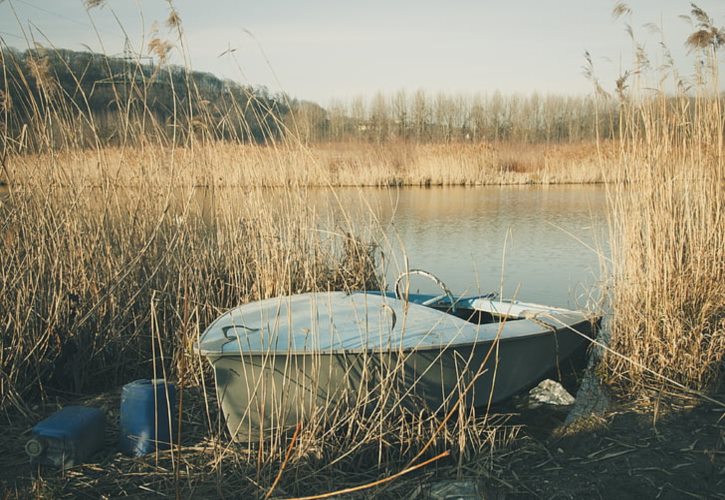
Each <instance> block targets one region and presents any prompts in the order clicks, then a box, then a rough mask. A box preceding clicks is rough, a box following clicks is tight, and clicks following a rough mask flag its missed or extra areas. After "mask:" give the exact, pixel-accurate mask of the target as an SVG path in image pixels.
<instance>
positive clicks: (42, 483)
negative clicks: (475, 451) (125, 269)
mask: <svg viewBox="0 0 725 500" xmlns="http://www.w3.org/2000/svg"><path fill="white" fill-rule="evenodd" d="M666 399H667V400H668V402H667V403H664V402H660V403H659V404H648V405H634V404H631V403H629V404H623V403H616V402H615V403H613V404H612V405H611V406H610V408H609V409H608V410H607V411H606V412H605V413H604V414H603V415H600V416H596V417H588V418H583V419H580V420H578V421H575V422H574V423H572V424H570V425H568V426H565V425H564V423H565V421H566V418H567V415H568V413H569V410H570V408H568V407H549V406H541V407H539V408H528V407H526V405H524V404H519V403H521V401H519V402H518V403H516V402H515V405H518V408H517V409H516V408H514V409H513V410H512V411H513V416H512V417H511V420H510V421H509V423H510V424H513V425H514V426H518V425H522V426H523V427H522V428H521V430H520V431H519V434H518V437H517V439H515V440H514V441H513V442H512V443H511V444H510V445H509V446H507V447H501V448H498V449H496V450H494V451H493V452H491V453H487V454H486V456H474V457H469V459H467V460H461V461H455V460H453V459H445V460H441V461H439V462H437V463H436V464H434V465H431V466H429V467H426V468H424V469H421V470H419V471H416V472H414V473H411V474H410V475H406V476H404V477H402V478H400V479H396V480H395V481H391V482H389V483H387V484H386V485H385V486H383V487H377V488H371V489H367V490H365V491H363V492H361V493H358V494H356V495H354V496H353V498H379V497H384V498H411V499H412V498H425V497H428V498H442V497H440V496H439V497H435V496H431V494H430V492H431V485H436V484H439V483H440V482H441V481H451V480H457V481H460V480H463V481H467V482H468V484H469V485H473V486H475V488H476V489H477V495H476V496H464V497H460V498H464V499H465V500H472V499H473V498H491V499H513V498H617V499H621V498H665V499H666V498H672V499H675V498H676V499H681V498H725V418H723V417H724V416H725V407H722V406H718V405H715V404H713V403H703V402H701V401H697V400H694V399H689V400H683V399H682V398H679V399H677V402H676V403H675V402H673V400H672V399H670V398H666ZM718 399H720V400H725V394H720V395H719V396H718ZM116 403H117V395H109V396H107V397H105V399H104V398H101V400H100V402H97V403H96V404H99V405H100V406H109V407H113V406H114V405H115V404H116ZM196 412H200V409H199V408H193V407H190V409H189V425H200V424H199V422H194V421H193V417H192V416H193V415H194V414H195V413H196ZM3 427H4V428H3V431H2V439H0V499H3V500H4V499H9V498H30V497H36V498H38V497H42V498H115V497H122V496H129V497H134V498H136V497H146V498H160V497H165V496H167V495H173V494H174V488H175V487H174V475H173V473H171V471H170V470H169V469H168V464H165V463H162V464H161V465H159V463H156V464H152V462H151V461H149V460H146V461H143V460H140V459H132V458H124V457H122V456H120V454H118V453H115V452H114V451H113V449H114V444H115V443H114V438H113V437H112V436H111V437H109V440H108V443H107V444H108V445H109V446H108V447H107V448H108V449H109V450H111V451H107V452H105V453H104V454H103V456H100V457H97V460H96V463H93V464H89V465H87V466H83V467H82V468H80V469H77V470H73V471H71V472H70V473H65V474H63V473H61V472H58V471H55V470H49V469H45V470H40V469H38V468H37V467H32V466H30V465H29V464H28V461H27V458H26V456H25V454H24V451H23V446H24V443H25V441H26V440H27V432H28V428H29V425H28V426H15V427H11V426H3ZM24 427H27V428H24ZM200 432H201V430H200ZM192 448H193V449H194V450H197V451H195V453H198V455H199V457H200V458H201V459H203V457H204V453H205V452H204V451H203V450H202V448H203V446H201V445H199V444H196V445H194V446H193V447H190V448H189V450H191V449H192ZM187 455H188V457H189V458H187V460H189V461H191V460H192V458H191V453H190V452H187ZM186 466H187V467H188V468H189V470H193V467H194V465H193V464H191V463H188V464H186ZM248 466H249V465H248V464H247V465H245V464H229V465H226V466H225V467H226V468H225V471H228V473H229V476H227V477H226V479H222V481H221V483H222V484H224V488H223V489H222V490H219V489H215V488H218V486H216V487H214V486H212V485H213V484H219V483H218V480H219V477H218V476H217V474H218V472H214V476H209V475H206V476H205V475H204V474H203V473H202V474H201V475H196V476H189V478H187V479H186V480H185V485H184V490H183V491H182V496H181V497H182V498H183V497H185V496H186V494H184V492H186V493H189V494H192V493H193V495H194V496H195V497H197V498H216V497H228V498H233V497H234V491H235V488H242V486H245V487H247V488H248V486H249V483H245V484H243V482H244V481H246V479H245V477H246V476H245V472H244V471H245V469H244V467H248ZM234 467H237V468H236V469H235V468H234ZM251 468H253V464H251ZM394 471H395V469H394V468H391V469H390V471H375V470H374V469H371V470H370V471H368V473H360V474H358V475H352V476H350V477H349V478H344V477H339V478H337V479H335V480H332V481H327V482H328V483H329V486H333V488H332V489H335V488H334V486H335V485H342V486H347V485H352V484H365V483H366V482H369V481H370V480H372V479H374V478H375V474H377V475H378V477H380V476H385V475H390V473H391V472H394ZM348 479H349V481H348ZM321 488H322V487H321V486H317V487H315V488H314V490H313V491H310V493H320V492H323V491H329V489H325V488H327V486H325V488H322V489H321ZM177 491H178V490H177ZM236 491H237V492H239V491H241V490H240V489H236ZM247 491H248V490H247ZM263 493H264V490H263V489H261V488H260V490H259V496H260V497H262V496H263ZM278 494H279V495H280V496H285V495H284V491H279V492H278ZM449 498H450V497H449Z"/></svg>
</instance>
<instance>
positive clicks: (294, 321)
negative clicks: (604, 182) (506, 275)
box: [197, 270, 599, 442]
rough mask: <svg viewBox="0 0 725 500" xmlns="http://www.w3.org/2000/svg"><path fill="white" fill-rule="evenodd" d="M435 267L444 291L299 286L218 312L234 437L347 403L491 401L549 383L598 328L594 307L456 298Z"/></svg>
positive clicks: (221, 384)
mask: <svg viewBox="0 0 725 500" xmlns="http://www.w3.org/2000/svg"><path fill="white" fill-rule="evenodd" d="M410 273H419V274H423V271H418V270H413V271H411V272H410ZM410 273H406V274H410ZM425 274H427V273H425ZM431 277H432V275H431ZM432 278H433V279H435V280H436V281H437V282H438V283H439V284H440V285H441V287H442V288H443V289H444V293H443V294H442V295H425V294H414V293H408V292H407V291H406V290H402V289H401V287H400V283H401V280H400V279H399V280H398V281H397V282H396V286H395V291H394V292H379V291H359V292H341V291H331V292H314V293H301V294H296V295H289V296H281V297H275V298H270V299H265V300H261V301H257V302H251V303H248V304H245V305H242V306H239V307H236V308H234V309H232V310H230V311H228V312H226V313H224V314H223V315H221V316H220V317H219V318H217V319H216V320H215V321H214V322H213V323H212V324H211V325H209V327H208V328H207V329H206V330H205V331H204V333H203V334H202V335H201V337H200V339H199V343H198V345H197V349H198V352H199V353H200V354H201V355H203V356H205V357H206V358H207V359H208V360H209V362H210V363H211V365H212V367H213V369H214V375H215V384H216V391H217V399H218V402H219V404H220V407H221V410H222V413H223V416H224V418H225V420H226V423H227V427H228V429H229V432H230V434H231V436H232V438H233V439H234V440H236V441H241V442H254V441H259V440H260V439H265V438H266V437H267V436H270V435H272V434H274V433H275V432H277V433H278V432H286V431H288V430H290V429H293V428H295V426H296V425H297V424H298V423H302V424H303V425H304V424H305V423H306V422H312V421H315V422H325V421H326V420H327V419H330V418H332V417H331V414H333V413H336V412H338V411H339V410H340V409H342V408H357V409H358V410H361V411H365V412H371V411H374V410H375V409H376V408H377V409H380V408H383V407H385V408H397V409H407V410H410V411H414V412H416V413H417V412H421V411H429V412H442V411H447V410H448V409H449V408H452V407H453V405H459V406H460V405H463V404H465V405H466V407H467V408H473V409H481V408H487V407H489V406H490V405H491V404H493V403H497V402H500V401H503V400H505V399H507V398H510V397H511V396H512V395H514V394H516V393H518V392H520V391H522V390H524V389H526V388H529V387H532V386H533V385H535V384H536V383H538V382H540V381H541V380H542V379H543V378H544V376H545V375H546V374H547V373H549V372H551V371H552V370H554V369H556V368H557V367H558V365H559V363H562V362H563V361H564V360H566V359H567V358H569V357H570V356H572V355H573V354H574V353H575V352H578V351H579V352H580V351H581V350H582V349H583V348H585V347H586V346H587V345H588V344H589V342H590V340H591V339H592V338H593V336H594V335H595V334H596V330H597V326H598V323H599V318H598V317H596V316H593V315H591V314H587V313H584V312H580V311H572V310H567V309H562V308H557V307H549V306H544V305H538V304H531V303H525V302H519V301H515V300H500V299H497V298H496V297H495V294H486V295H478V296H471V297H455V296H454V295H453V294H452V293H451V292H450V290H449V289H448V288H447V287H446V286H445V285H444V284H443V283H442V282H440V280H437V278H435V277H432ZM333 410H334V411H333Z"/></svg>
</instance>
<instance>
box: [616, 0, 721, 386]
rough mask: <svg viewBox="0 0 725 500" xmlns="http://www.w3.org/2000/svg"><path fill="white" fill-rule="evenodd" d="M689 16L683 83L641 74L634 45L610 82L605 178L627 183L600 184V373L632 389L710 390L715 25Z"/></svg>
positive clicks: (716, 369)
mask: <svg viewBox="0 0 725 500" xmlns="http://www.w3.org/2000/svg"><path fill="white" fill-rule="evenodd" d="M619 9H620V10H619V11H618V12H619V13H620V14H624V15H626V13H627V8H626V6H623V5H620V7H619ZM692 21H693V24H694V31H693V33H692V35H691V36H690V37H689V38H688V40H687V44H688V46H689V48H690V50H691V52H692V55H693V57H694V58H695V59H696V60H697V65H696V67H697V68H698V73H697V75H696V77H695V81H694V82H689V83H687V82H685V81H683V80H682V78H681V77H680V76H679V75H678V73H677V71H676V70H675V68H674V67H672V66H667V67H665V68H664V69H659V70H651V69H650V67H649V60H648V59H647V55H646V53H644V52H642V51H638V52H637V59H636V61H635V68H634V69H633V71H632V73H628V74H626V75H624V76H623V78H622V79H621V80H620V81H619V82H618V91H619V95H618V99H619V102H620V106H621V117H622V118H621V120H620V125H619V130H618V135H619V161H618V162H616V165H617V168H616V169H615V170H614V171H613V172H612V174H613V175H614V176H616V177H619V178H620V179H626V180H627V181H628V187H627V188H626V189H622V188H620V187H618V186H612V187H610V206H611V210H610V214H611V215H610V230H611V231H610V243H611V247H612V256H611V263H612V264H611V270H612V278H613V282H612V294H611V296H612V321H611V341H610V347H611V351H609V352H608V353H607V354H606V355H605V362H604V364H603V373H606V374H607V378H608V380H610V381H611V382H613V383H615V384H621V387H623V388H624V389H625V390H626V391H627V392H628V393H630V394H635V395H643V394H647V391H645V389H651V388H652V387H669V388H670V389H672V388H673V385H674V386H675V387H676V388H677V389H678V390H679V389H682V387H683V386H685V387H687V388H690V389H699V390H703V389H713V388H715V387H716V385H717V384H718V383H719V382H720V380H721V377H720V376H721V374H722V370H723V360H724V359H725V217H724V216H723V215H724V214H725V157H724V153H725V151H723V141H724V133H725V113H724V112H723V109H724V108H723V100H722V93H721V86H720V85H721V84H720V77H719V64H720V57H721V50H722V49H723V48H724V47H725V30H723V28H720V27H718V26H717V25H716V24H715V22H714V21H713V19H712V18H710V17H709V16H708V15H707V14H706V13H705V12H703V11H702V10H700V9H699V8H697V7H694V6H693V9H692ZM665 55H667V53H666V49H665ZM648 75H649V76H650V77H652V79H656V81H659V82H660V87H658V88H657V87H655V88H654V89H653V88H652V87H651V86H649V85H648V82H647V80H646V78H647V76H648ZM666 85H669V88H675V89H677V93H676V94H674V95H672V94H671V93H670V92H669V91H668V87H666Z"/></svg>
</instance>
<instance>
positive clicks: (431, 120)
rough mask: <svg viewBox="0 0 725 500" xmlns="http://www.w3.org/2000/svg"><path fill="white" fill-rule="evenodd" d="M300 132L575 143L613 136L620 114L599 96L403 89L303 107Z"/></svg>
mask: <svg viewBox="0 0 725 500" xmlns="http://www.w3.org/2000/svg"><path fill="white" fill-rule="evenodd" d="M294 111H295V114H294V116H295V118H296V121H297V128H298V129H299V131H300V135H301V136H302V137H303V138H304V139H305V140H308V141H312V142H314V141H347V140H364V141H372V142H385V141H390V140H404V141H416V142H453V141H472V142H481V141H515V142H531V143H533V142H576V141H582V140H593V139H595V138H596V137H597V135H598V136H599V137H600V138H609V137H611V136H612V135H613V134H614V131H615V130H617V121H618V108H617V105H616V104H615V103H613V102H612V101H611V100H604V99H602V98H597V97H595V96H585V97H577V96H562V95H551V94H548V95H542V94H539V93H532V94H530V95H517V94H514V95H503V94H502V93H501V92H494V93H492V94H490V95H489V94H480V93H479V94H474V95H465V94H455V95H450V94H446V93H442V92H441V93H436V94H432V93H428V92H425V91H423V90H417V91H415V92H412V93H409V92H406V91H405V90H400V91H398V92H395V93H393V94H384V93H382V92H378V93H376V94H375V95H373V96H372V97H370V98H365V97H364V96H358V97H355V98H353V99H352V100H350V101H348V102H344V101H340V100H337V101H333V102H332V103H331V104H330V106H329V107H328V108H327V109H326V110H325V109H323V108H321V107H320V106H318V105H316V104H314V103H301V105H300V106H298V107H297V108H296V109H295V110H294Z"/></svg>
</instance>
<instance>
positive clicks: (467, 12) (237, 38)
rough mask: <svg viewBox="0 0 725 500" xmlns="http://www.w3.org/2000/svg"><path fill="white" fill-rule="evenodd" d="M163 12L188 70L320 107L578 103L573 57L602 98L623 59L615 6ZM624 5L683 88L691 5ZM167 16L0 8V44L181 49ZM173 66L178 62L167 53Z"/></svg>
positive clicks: (141, 9) (131, 6)
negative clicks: (456, 101) (564, 97)
mask: <svg viewBox="0 0 725 500" xmlns="http://www.w3.org/2000/svg"><path fill="white" fill-rule="evenodd" d="M695 3H697V5H698V6H700V7H701V8H703V9H704V10H705V11H706V12H708V13H709V15H710V16H711V17H713V18H714V19H715V21H716V23H717V24H718V25H720V26H722V25H723V24H725V2H723V1H722V0H699V1H696V2H695ZM173 4H174V6H175V7H176V9H177V11H178V13H179V15H180V17H181V20H182V26H183V29H184V39H183V45H184V47H185V48H186V50H187V51H188V54H189V58H190V61H191V67H192V68H193V69H196V70H200V71H209V72H212V73H214V74H216V75H217V76H220V77H225V78H231V79H233V80H236V81H239V82H242V83H250V84H261V85H265V86H267V87H268V88H269V89H270V90H271V91H272V92H277V91H280V90H282V91H285V92H287V93H289V94H290V95H291V96H293V97H297V98H300V99H307V100H313V101H316V102H318V103H320V104H322V105H328V104H329V103H330V100H331V99H332V98H339V99H344V100H347V99H350V98H351V97H353V96H355V95H358V94H363V95H366V96H372V95H373V94H374V93H375V92H377V91H383V92H386V93H392V92H394V91H397V90H399V89H405V90H408V91H415V90H417V89H419V88H421V89H424V90H426V91H429V92H438V91H445V92H450V93H458V92H461V93H464V94H472V93H475V92H481V93H492V92H494V91H496V90H499V91H501V92H502V93H504V94H511V93H524V94H529V93H531V92H534V91H538V92H541V93H557V94H572V95H583V94H586V93H589V92H591V89H592V87H591V84H590V83H589V82H588V81H587V80H586V79H585V77H584V76H583V72H582V67H583V66H584V62H585V61H584V55H583V54H584V51H589V52H590V53H591V55H592V58H593V60H594V64H595V69H596V72H597V75H598V77H599V79H600V80H601V82H602V84H603V86H604V87H605V88H607V89H612V88H613V86H614V80H615V79H616V77H617V75H618V74H619V72H620V71H621V70H622V69H627V68H629V67H630V66H631V61H632V58H633V55H632V54H633V48H632V42H631V41H630V39H629V37H628V35H627V34H626V32H625V28H624V24H623V23H624V22H625V20H626V19H620V20H619V21H616V20H614V19H613V18H612V16H611V11H612V7H613V5H614V2H612V1H609V0H548V1H547V0H520V1H516V0H512V1H509V2H504V1H490V0H447V1H443V0H439V1H430V0H417V1H412V0H405V1H396V0H385V1H381V0H367V1H357V2H351V1H343V0H338V1H333V0H307V1H303V0H297V1H293V0H267V1H259V2H240V1H236V2H235V1H231V0H223V1H217V0H175V1H174V2H173ZM628 4H629V5H630V7H631V8H632V11H633V12H632V15H631V17H630V18H628V20H629V22H630V23H631V25H632V28H633V30H634V33H635V35H636V36H637V38H638V40H639V41H640V42H643V43H644V44H645V46H646V48H647V49H648V51H649V53H650V58H651V61H652V65H653V66H657V65H658V64H659V63H661V61H662V57H661V51H660V50H659V42H660V40H662V39H664V41H665V42H666V44H667V45H668V46H669V48H670V50H671V51H672V53H673V55H674V56H675V59H676V60H677V61H678V64H679V69H680V71H681V72H682V73H683V74H685V75H689V74H692V72H693V58H692V57H688V56H687V51H686V49H685V47H684V41H685V39H686V37H687V35H688V33H689V32H690V27H689V25H688V23H687V21H685V20H683V19H681V18H680V17H679V16H680V15H687V14H689V13H690V2H689V1H683V0H660V1H657V0H633V1H631V2H628ZM168 12H169V5H168V3H167V2H166V1H165V0H107V1H106V2H105V5H104V6H102V7H99V8H94V9H91V10H89V11H87V10H86V9H85V7H84V3H83V2H82V1H81V0H4V1H3V0H0V37H2V41H3V42H4V43H5V44H7V45H10V46H13V47H16V48H20V49H24V48H27V46H28V44H27V42H26V38H28V37H32V38H33V39H34V40H35V41H37V42H40V43H41V44H42V45H45V46H55V47H62V48H69V49H74V50H87V49H88V48H90V49H92V50H95V51H103V52H105V53H107V54H111V55H114V54H121V53H122V52H123V49H124V40H125V35H124V31H125V33H127V34H128V38H129V40H130V42H131V44H132V46H133V47H134V49H135V50H136V51H137V52H140V53H142V54H143V55H146V54H147V49H146V45H147V43H148V40H149V39H150V38H151V35H150V34H151V32H152V30H153V26H154V24H156V25H157V26H158V31H159V34H160V35H161V36H162V37H163V38H166V39H169V40H170V41H172V42H173V43H175V44H176V46H177V48H178V47H179V46H180V43H179V40H178V39H176V38H175V35H174V34H172V33H171V32H170V31H169V29H168V28H167V27H166V26H165V24H164V21H165V20H166V18H167V16H168ZM647 23H654V24H655V25H658V26H660V27H661V28H662V30H663V33H662V34H657V33H654V32H653V31H652V30H651V29H649V28H647V27H645V25H646V24H647ZM228 49H233V52H231V53H230V52H228ZM225 51H227V54H226V55H222V56H220V54H222V53H223V52H225ZM722 60H723V58H722V57H721V63H722ZM173 62H176V63H181V62H182V59H180V58H179V55H178V50H177V54H176V55H175V59H173Z"/></svg>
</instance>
